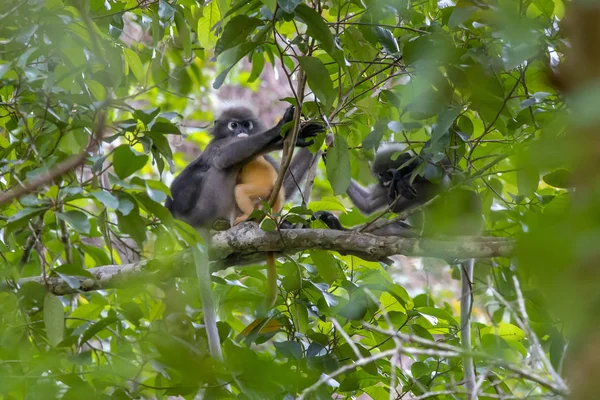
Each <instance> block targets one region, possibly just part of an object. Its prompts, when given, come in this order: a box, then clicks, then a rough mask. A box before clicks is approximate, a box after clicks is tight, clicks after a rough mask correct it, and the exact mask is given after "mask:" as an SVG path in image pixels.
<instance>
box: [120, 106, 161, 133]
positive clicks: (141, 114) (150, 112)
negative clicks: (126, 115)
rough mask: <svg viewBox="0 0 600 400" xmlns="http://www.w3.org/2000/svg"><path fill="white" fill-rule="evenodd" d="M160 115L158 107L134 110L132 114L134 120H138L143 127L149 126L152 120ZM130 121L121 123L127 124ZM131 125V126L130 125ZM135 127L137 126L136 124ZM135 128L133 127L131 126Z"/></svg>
mask: <svg viewBox="0 0 600 400" xmlns="http://www.w3.org/2000/svg"><path fill="white" fill-rule="evenodd" d="M159 113H160V107H152V108H149V109H146V110H135V111H134V112H133V117H134V118H135V119H139V120H140V121H142V122H143V123H144V124H145V125H150V123H151V122H152V121H154V118H156V116H157V115H158V114H159ZM129 121H130V120H127V121H123V123H128V122H129ZM132 125H133V124H132ZM136 125H137V124H136ZM133 127H134V128H135V126H133Z"/></svg>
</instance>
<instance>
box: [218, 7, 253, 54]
mask: <svg viewBox="0 0 600 400" xmlns="http://www.w3.org/2000/svg"><path fill="white" fill-rule="evenodd" d="M262 23H263V22H262V21H261V20H260V19H258V18H251V17H248V16H246V15H236V16H235V17H233V18H232V19H231V20H230V21H229V22H228V23H227V25H225V28H224V29H223V34H222V35H221V37H220V38H219V40H217V44H216V46H215V55H219V54H221V53H222V52H224V51H225V50H228V49H230V48H232V47H235V46H237V45H239V44H240V43H241V42H244V41H247V40H248V38H249V37H250V34H251V33H252V32H254V29H256V27H257V26H260V25H262Z"/></svg>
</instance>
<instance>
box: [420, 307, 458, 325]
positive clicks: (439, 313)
mask: <svg viewBox="0 0 600 400" xmlns="http://www.w3.org/2000/svg"><path fill="white" fill-rule="evenodd" d="M417 311H418V312H420V313H421V314H427V315H431V316H434V317H436V318H439V319H443V320H444V321H448V322H449V323H450V324H452V325H454V326H458V322H456V320H455V319H454V318H453V317H452V315H450V314H449V313H448V311H446V310H444V309H441V308H435V307H420V308H417Z"/></svg>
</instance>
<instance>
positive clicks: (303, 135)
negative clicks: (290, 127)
mask: <svg viewBox="0 0 600 400" xmlns="http://www.w3.org/2000/svg"><path fill="white" fill-rule="evenodd" d="M324 131H325V127H324V126H323V125H321V124H319V123H316V122H309V123H307V124H304V125H302V126H301V127H300V132H298V139H297V140H296V146H298V147H308V146H310V145H311V144H313V143H314V142H315V141H314V140H311V139H310V138H314V137H315V136H317V135H318V134H319V133H321V132H324Z"/></svg>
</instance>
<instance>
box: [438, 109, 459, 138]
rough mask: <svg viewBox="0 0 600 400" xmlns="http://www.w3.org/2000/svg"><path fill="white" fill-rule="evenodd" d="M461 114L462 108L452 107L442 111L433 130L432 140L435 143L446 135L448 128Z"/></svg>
mask: <svg viewBox="0 0 600 400" xmlns="http://www.w3.org/2000/svg"><path fill="white" fill-rule="evenodd" d="M459 114H460V108H451V109H448V110H446V111H444V112H442V113H441V114H440V115H439V116H438V119H437V123H436V124H435V128H433V131H432V132H431V142H432V144H435V142H437V141H438V140H440V139H441V138H442V136H444V134H445V133H446V132H448V129H450V127H451V126H452V124H453V123H454V121H455V120H456V118H457V117H458V115H459Z"/></svg>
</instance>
